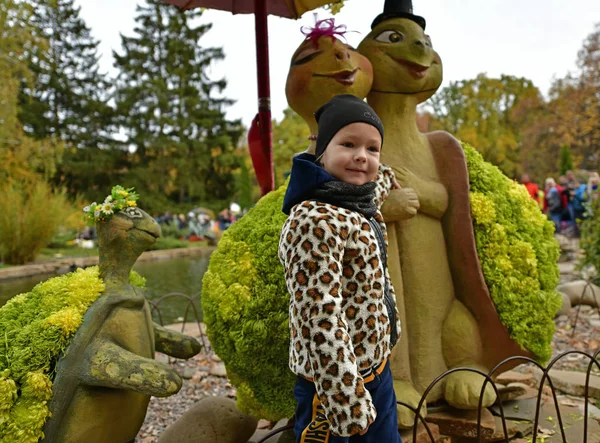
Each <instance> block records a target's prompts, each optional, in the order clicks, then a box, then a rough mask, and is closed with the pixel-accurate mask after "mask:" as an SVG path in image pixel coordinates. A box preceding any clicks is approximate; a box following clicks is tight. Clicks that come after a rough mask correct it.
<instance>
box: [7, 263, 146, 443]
mask: <svg viewBox="0 0 600 443" xmlns="http://www.w3.org/2000/svg"><path fill="white" fill-rule="evenodd" d="M131 283H132V284H135V285H136V286H141V287H143V286H144V284H145V280H144V278H143V277H141V276H140V275H139V274H136V273H132V276H131ZM103 291H104V283H103V282H102V280H101V279H100V277H99V270H98V267H97V266H95V267H91V268H87V269H85V270H83V269H78V270H77V271H75V272H72V273H69V274H66V275H64V276H60V277H55V278H51V279H49V280H47V281H45V282H42V283H40V284H38V285H37V286H36V287H34V288H33V289H32V290H31V291H30V292H28V293H25V294H20V295H17V296H15V297H13V298H11V299H10V300H9V301H8V302H7V303H6V305H4V306H3V307H2V308H0V337H2V338H3V340H2V343H1V344H0V441H2V442H20V443H25V442H37V441H38V440H39V439H41V438H43V437H44V435H43V433H42V428H43V426H44V423H45V422H46V420H47V419H48V417H49V416H50V410H49V409H48V402H49V401H50V399H51V398H52V380H53V379H54V370H55V367H56V363H57V361H58V359H59V358H60V357H61V356H62V355H63V354H64V353H65V351H66V350H67V348H68V346H69V344H70V342H71V339H72V337H73V335H74V334H75V332H77V329H79V327H80V326H81V323H82V321H83V315H84V314H85V312H86V311H87V309H88V308H89V307H90V305H91V304H92V303H93V302H94V301H95V300H96V299H97V298H98V297H99V296H100V295H101V294H102V292H103Z"/></svg>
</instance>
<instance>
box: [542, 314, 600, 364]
mask: <svg viewBox="0 0 600 443" xmlns="http://www.w3.org/2000/svg"><path fill="white" fill-rule="evenodd" d="M554 323H555V324H556V332H555V333H554V341H553V342H552V348H553V355H552V356H553V357H556V356H557V355H559V354H560V353H562V352H566V351H571V350H576V351H583V352H586V353H588V354H592V355H593V353H594V352H596V351H598V350H600V313H599V312H598V309H596V308H595V307H594V308H593V307H591V306H585V305H580V306H576V307H574V308H572V309H570V310H569V314H568V315H561V316H560V317H558V318H556V319H555V320H554ZM589 363H590V360H589V358H587V357H585V356H584V355H579V354H572V355H567V356H565V357H563V358H561V359H560V360H559V361H557V362H556V364H555V365H554V367H555V368H556V369H564V370H571V371H587V368H588V365H589ZM594 372H596V373H597V372H598V369H597V367H596V370H595V371H594Z"/></svg>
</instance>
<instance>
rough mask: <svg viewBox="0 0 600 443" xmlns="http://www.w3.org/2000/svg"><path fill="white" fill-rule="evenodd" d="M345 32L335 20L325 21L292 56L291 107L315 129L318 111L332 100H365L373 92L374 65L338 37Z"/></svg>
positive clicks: (289, 87)
mask: <svg viewBox="0 0 600 443" xmlns="http://www.w3.org/2000/svg"><path fill="white" fill-rule="evenodd" d="M340 28H341V29H343V30H339V29H340ZM344 32H345V27H344V26H335V24H334V22H333V19H327V20H321V21H319V22H317V23H316V24H315V28H311V29H310V32H307V33H306V35H307V38H306V40H304V41H303V42H302V44H301V45H300V46H299V47H298V49H296V52H294V55H293V56H292V61H291V65H290V71H289V73H288V77H287V83H286V86H285V94H286V97H287V100H288V103H289V105H290V107H291V108H292V109H293V110H294V111H296V113H298V114H299V115H300V116H301V117H302V118H303V119H304V120H305V121H306V122H307V123H308V124H309V126H311V129H313V128H316V122H315V121H314V120H315V118H314V116H313V114H314V112H315V111H316V110H317V109H319V108H320V107H321V106H322V105H324V104H325V103H327V102H328V101H329V100H330V99H331V98H332V97H334V96H336V95H340V94H352V95H355V96H357V97H360V98H364V97H366V96H367V94H368V92H369V89H371V83H372V82H373V69H372V68H371V63H370V62H369V60H368V59H367V58H366V57H364V56H363V55H361V54H359V53H358V51H356V49H354V48H352V47H351V46H350V45H348V44H346V43H344V42H342V41H341V40H339V39H338V38H337V37H336V35H343V33H344ZM313 123H314V125H313Z"/></svg>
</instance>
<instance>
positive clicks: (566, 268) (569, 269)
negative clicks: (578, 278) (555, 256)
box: [558, 262, 575, 274]
mask: <svg viewBox="0 0 600 443" xmlns="http://www.w3.org/2000/svg"><path fill="white" fill-rule="evenodd" d="M558 270H559V272H560V273H561V274H572V273H573V272H574V271H575V263H574V262H561V263H559V264H558Z"/></svg>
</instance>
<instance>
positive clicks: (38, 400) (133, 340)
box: [0, 187, 200, 443]
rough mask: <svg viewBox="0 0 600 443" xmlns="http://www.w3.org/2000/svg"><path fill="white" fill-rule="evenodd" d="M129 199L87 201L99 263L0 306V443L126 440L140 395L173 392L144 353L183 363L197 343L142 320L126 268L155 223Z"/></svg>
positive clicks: (120, 195)
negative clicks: (96, 236) (98, 202)
mask: <svg viewBox="0 0 600 443" xmlns="http://www.w3.org/2000/svg"><path fill="white" fill-rule="evenodd" d="M136 199H137V196H136V195H135V194H133V193H132V192H131V191H130V190H124V189H123V188H121V187H115V188H113V193H112V195H111V197H110V200H109V199H107V201H105V202H104V203H103V204H102V205H93V208H94V209H96V210H92V211H91V215H90V217H91V218H93V219H95V220H96V221H97V223H96V225H97V232H98V238H99V254H100V266H99V267H93V268H88V269H86V270H77V271H75V272H73V273H70V274H68V275H65V276H61V277H55V278H52V279H50V280H48V281H46V282H43V283H40V284H39V285H37V286H36V287H35V288H34V289H33V290H32V291H31V292H29V293H26V294H21V295H18V296H16V297H14V298H12V299H11V300H9V302H8V303H7V304H6V305H5V306H4V307H2V308H1V309H0V333H2V335H3V336H4V337H5V340H4V341H3V344H2V345H0V370H2V373H1V376H0V441H3V442H20V443H22V442H37V441H38V440H40V439H43V440H44V441H48V442H61V443H63V442H82V441H85V442H107V441H121V442H128V441H133V440H134V438H135V436H136V434H137V432H138V430H139V428H140V427H141V425H142V423H143V421H144V417H145V414H146V408H147V405H148V402H149V400H150V396H151V395H154V396H168V395H172V394H175V393H176V392H177V391H179V389H180V388H181V379H180V378H179V376H178V375H177V373H176V372H175V371H174V370H173V369H171V368H170V367H169V366H168V365H166V364H163V363H159V362H157V361H155V360H154V352H155V350H156V351H159V352H164V353H166V354H169V355H172V356H174V357H179V358H189V357H191V356H193V355H195V354H196V353H198V352H199V351H200V344H199V343H198V342H197V341H196V340H195V339H193V338H191V337H186V336H183V335H181V334H178V333H175V332H171V331H168V330H166V329H164V328H162V327H161V326H159V325H156V324H154V323H153V321H152V317H151V314H150V309H149V306H148V303H147V301H146V299H145V298H144V292H143V289H142V286H143V283H144V281H143V278H142V277H140V276H139V275H137V274H135V273H133V272H132V271H131V268H132V266H133V264H134V263H135V261H136V260H137V258H138V257H139V255H140V254H141V253H142V252H143V251H144V250H145V249H146V248H147V247H148V246H149V245H151V244H152V243H154V242H155V241H156V238H157V237H158V236H159V235H160V227H159V226H158V224H157V223H156V222H155V221H154V220H153V219H152V218H151V217H150V216H149V215H148V214H146V213H145V212H144V211H142V210H141V209H139V208H137V207H135V200H136Z"/></svg>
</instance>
